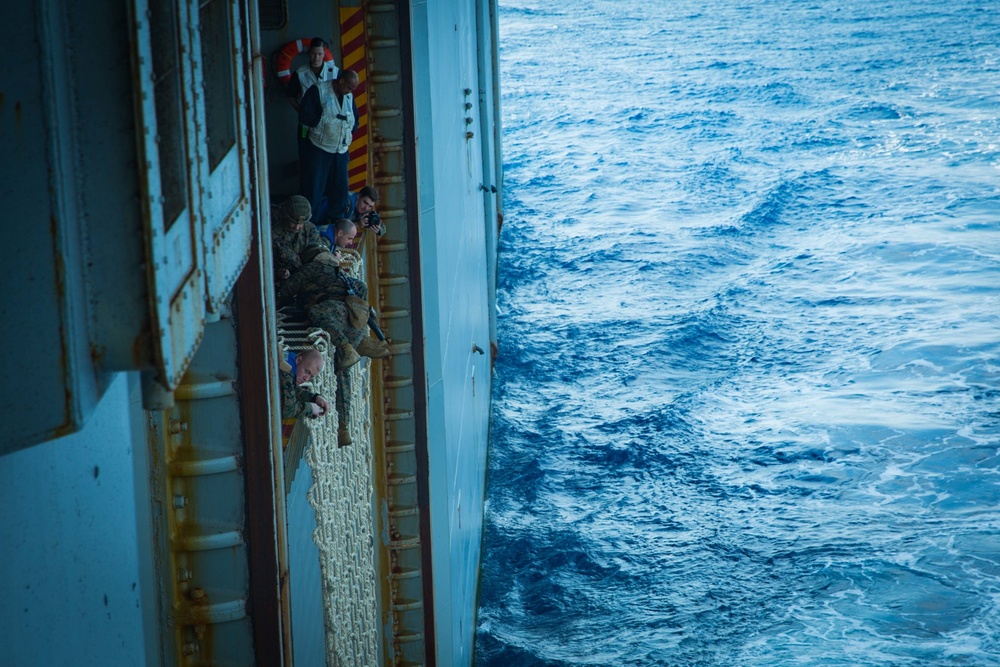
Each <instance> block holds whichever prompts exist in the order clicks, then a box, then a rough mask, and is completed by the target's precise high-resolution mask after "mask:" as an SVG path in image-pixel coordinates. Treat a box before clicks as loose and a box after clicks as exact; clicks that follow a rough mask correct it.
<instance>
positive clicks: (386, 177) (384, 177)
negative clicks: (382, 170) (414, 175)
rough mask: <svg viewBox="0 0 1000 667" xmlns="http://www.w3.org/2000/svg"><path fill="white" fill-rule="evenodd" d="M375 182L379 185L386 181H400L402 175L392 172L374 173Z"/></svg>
mask: <svg viewBox="0 0 1000 667" xmlns="http://www.w3.org/2000/svg"><path fill="white" fill-rule="evenodd" d="M375 182H376V183H378V184H380V185H383V184H387V183H402V182H403V177H402V176H396V175H393V174H375Z"/></svg>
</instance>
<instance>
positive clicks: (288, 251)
mask: <svg viewBox="0 0 1000 667" xmlns="http://www.w3.org/2000/svg"><path fill="white" fill-rule="evenodd" d="M311 215H312V209H311V208H310V206H309V201H308V200H307V199H306V198H305V197H300V196H298V195H296V196H293V197H290V198H289V199H288V201H286V202H284V203H283V204H281V205H280V206H274V207H272V208H271V220H272V221H274V223H275V224H274V225H272V227H271V242H272V245H273V247H274V272H275V274H276V275H277V276H278V277H279V279H280V276H281V272H282V271H283V270H285V269H287V270H288V272H289V273H295V271H296V269H299V268H300V267H301V266H302V264H303V263H304V262H303V261H302V256H301V255H302V251H303V250H305V249H306V248H308V247H309V246H311V245H317V244H323V245H325V243H324V240H323V238H322V237H321V236H320V235H319V232H318V231H316V226H315V225H313V223H311V222H309V217H310V216H311ZM298 223H302V229H300V230H299V231H292V230H291V229H289V225H293V224H298Z"/></svg>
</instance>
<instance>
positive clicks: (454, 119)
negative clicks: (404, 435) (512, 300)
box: [410, 0, 495, 665]
mask: <svg viewBox="0 0 1000 667" xmlns="http://www.w3.org/2000/svg"><path fill="white" fill-rule="evenodd" d="M476 6H477V3H475V2H464V3H453V2H448V1H446V0H428V2H426V3H424V2H421V3H413V4H412V5H411V8H410V16H411V25H412V57H413V72H412V75H413V91H414V108H413V115H414V118H415V120H416V136H415V137H414V138H413V140H414V142H415V144H416V151H417V157H416V161H417V164H416V168H417V175H418V179H419V180H418V188H419V211H420V220H419V228H420V239H419V240H420V255H421V275H422V295H423V324H424V340H425V348H424V355H425V359H426V369H427V377H426V378H425V381H426V386H427V392H428V398H427V406H426V409H427V419H428V425H427V431H428V438H429V447H428V450H429V456H430V460H429V468H430V480H429V487H430V506H431V508H430V514H431V538H432V543H433V549H432V556H433V572H434V615H435V631H436V638H435V639H436V652H437V654H438V655H439V656H442V657H443V659H446V660H447V661H448V664H452V665H468V664H471V662H472V649H473V645H474V636H475V612H476V606H475V600H476V593H477V587H478V578H479V561H480V539H481V537H480V536H481V532H482V510H483V502H484V485H485V473H486V447H487V437H488V420H489V400H490V359H489V356H488V355H482V354H478V353H476V352H474V349H475V348H476V347H478V348H480V349H483V350H486V349H489V342H490V334H491V332H490V311H491V310H492V308H493V303H492V301H491V298H490V292H489V290H488V288H487V276H488V275H489V259H488V257H487V254H488V248H489V245H488V243H487V239H486V235H485V230H486V227H487V225H492V224H494V221H493V220H491V219H490V218H491V216H492V213H491V212H488V211H487V210H485V206H484V197H483V193H482V190H481V189H480V186H481V185H482V184H483V183H484V178H483V165H484V162H485V158H484V156H483V154H482V152H483V148H484V144H483V142H481V141H480V139H479V137H476V136H475V132H476V131H477V130H478V128H479V127H481V126H482V125H483V123H481V122H479V121H478V120H477V118H476V115H477V114H478V113H482V111H483V107H484V106H485V105H478V104H477V96H476V94H475V93H476V90H477V88H478V86H479V83H480V75H479V69H480V59H479V56H478V49H479V48H481V45H480V44H479V43H478V42H477V34H478V29H477V21H479V20H480V17H479V16H478V15H477V12H476ZM484 32H485V31H484ZM442 54H447V57H442ZM491 78H492V76H487V77H486V79H487V80H489V79H491ZM469 103H471V107H467V106H466V105H467V104H469ZM487 108H488V107H487ZM494 122H495V119H494ZM484 123H485V124H486V125H487V126H489V125H492V123H491V122H490V121H489V120H485V121H484ZM470 128H471V129H470Z"/></svg>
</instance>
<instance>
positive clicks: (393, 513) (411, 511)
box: [389, 507, 420, 519]
mask: <svg viewBox="0 0 1000 667" xmlns="http://www.w3.org/2000/svg"><path fill="white" fill-rule="evenodd" d="M419 513H420V508H419V507H407V508H405V509H396V510H389V516H390V517H391V518H393V519H402V518H403V517H408V516H417V514H419Z"/></svg>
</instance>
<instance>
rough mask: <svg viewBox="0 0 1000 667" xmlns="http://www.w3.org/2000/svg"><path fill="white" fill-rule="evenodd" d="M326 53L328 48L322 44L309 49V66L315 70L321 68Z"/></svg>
mask: <svg viewBox="0 0 1000 667" xmlns="http://www.w3.org/2000/svg"><path fill="white" fill-rule="evenodd" d="M325 55H326V49H324V48H323V47H322V46H316V47H313V48H311V49H309V66H310V67H312V68H313V69H314V70H319V69H320V68H321V67H322V66H323V56H325Z"/></svg>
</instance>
